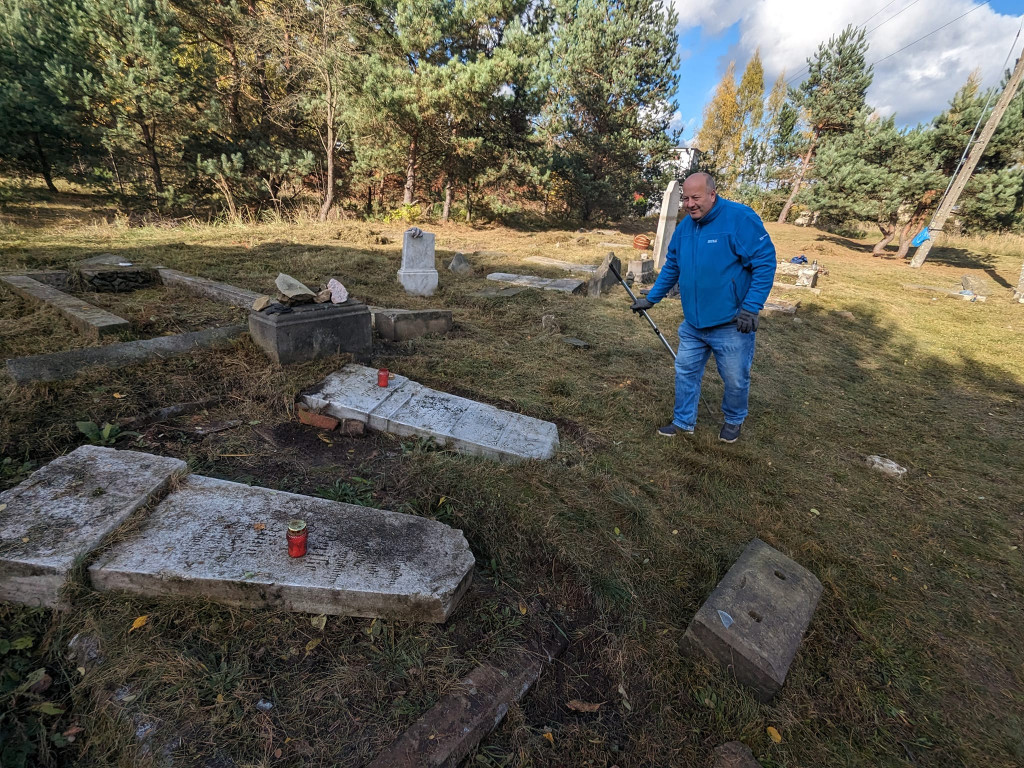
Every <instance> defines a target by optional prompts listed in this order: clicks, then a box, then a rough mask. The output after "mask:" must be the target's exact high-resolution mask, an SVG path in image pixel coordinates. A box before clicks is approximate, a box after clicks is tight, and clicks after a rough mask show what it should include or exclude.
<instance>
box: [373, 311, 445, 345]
mask: <svg viewBox="0 0 1024 768" xmlns="http://www.w3.org/2000/svg"><path fill="white" fill-rule="evenodd" d="M370 314H371V316H372V318H373V329H374V330H375V331H376V332H377V335H378V336H380V337H381V338H382V339H387V340H388V341H411V340H412V339H418V338H419V337H420V336H426V335H427V334H428V333H448V331H450V330H451V329H452V312H451V310H450V309H384V308H382V307H370Z"/></svg>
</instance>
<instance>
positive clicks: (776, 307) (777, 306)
mask: <svg viewBox="0 0 1024 768" xmlns="http://www.w3.org/2000/svg"><path fill="white" fill-rule="evenodd" d="M799 306H800V302H797V303H795V304H793V303H790V302H788V301H782V300H781V299H776V300H775V301H766V302H765V303H764V309H762V310H761V314H762V315H765V316H766V317H771V316H772V315H795V314H796V310H797V307H799Z"/></svg>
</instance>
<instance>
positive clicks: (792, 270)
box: [775, 261, 821, 277]
mask: <svg viewBox="0 0 1024 768" xmlns="http://www.w3.org/2000/svg"><path fill="white" fill-rule="evenodd" d="M808 270H810V271H812V272H820V271H821V269H820V267H815V266H813V265H809V264H794V263H793V262H791V261H780V262H778V263H777V264H776V265H775V274H776V275H796V276H797V277H799V276H800V273H801V272H806V271H808Z"/></svg>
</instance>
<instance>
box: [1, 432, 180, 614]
mask: <svg viewBox="0 0 1024 768" xmlns="http://www.w3.org/2000/svg"><path fill="white" fill-rule="evenodd" d="M185 471H186V464H185V462H183V461H181V460H179V459H172V458H167V457H163V456H153V455H150V454H147V453H139V452H138V451H117V450H114V449H113V448H101V447H98V446H92V445H83V446H82V447H80V448H76V449H75V450H74V451H72V452H71V453H69V454H67V455H65V456H61V457H60V458H57V459H54V460H53V461H51V462H50V463H49V464H47V465H46V466H45V467H42V468H41V469H38V470H36V471H35V472H33V473H32V475H31V476H30V477H29V478H28V479H27V480H25V481H24V482H23V483H21V484H20V485H18V486H16V487H14V488H11V489H9V490H7V491H4V492H3V493H2V494H0V600H9V601H11V602H15V603H24V604H26V605H41V606H46V607H51V608H53V607H63V606H62V604H61V601H60V590H61V588H62V587H63V586H64V583H65V581H66V580H67V577H68V573H69V572H70V571H71V570H72V568H73V567H74V565H75V562H76V561H77V560H78V558H80V557H83V556H85V555H88V554H89V553H91V552H93V551H94V550H95V549H96V548H97V547H99V546H100V544H102V543H103V541H104V540H105V539H106V537H107V536H108V535H110V534H111V533H112V532H113V531H114V530H115V529H116V528H117V527H118V526H119V525H121V523H123V522H124V521H125V520H127V519H128V517H129V516H130V515H131V514H132V513H133V512H135V511H136V510H138V509H141V508H142V507H144V506H145V505H146V504H148V503H149V502H150V501H151V500H152V499H153V498H154V497H156V496H157V495H158V494H160V493H161V492H163V491H164V489H166V488H167V487H168V484H169V483H170V481H171V479H172V478H173V477H175V476H176V475H179V474H182V473H184V472H185Z"/></svg>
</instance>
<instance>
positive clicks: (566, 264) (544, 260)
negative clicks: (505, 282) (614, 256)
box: [523, 246, 629, 274]
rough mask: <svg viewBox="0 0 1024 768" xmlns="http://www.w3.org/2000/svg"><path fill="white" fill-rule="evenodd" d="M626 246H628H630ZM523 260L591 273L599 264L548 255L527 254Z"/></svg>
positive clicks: (569, 270)
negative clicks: (565, 259)
mask: <svg viewBox="0 0 1024 768" xmlns="http://www.w3.org/2000/svg"><path fill="white" fill-rule="evenodd" d="M624 247H626V248H628V247H629V246H624ZM523 261H528V262H529V263H531V264H540V265H542V266H545V267H555V268H557V269H564V270H565V271H566V272H589V273H591V274H593V273H594V272H597V266H596V265H594V264H576V263H575V262H572V261H561V260H559V259H552V258H549V257H547V256H527V257H526V258H525V259H523Z"/></svg>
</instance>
